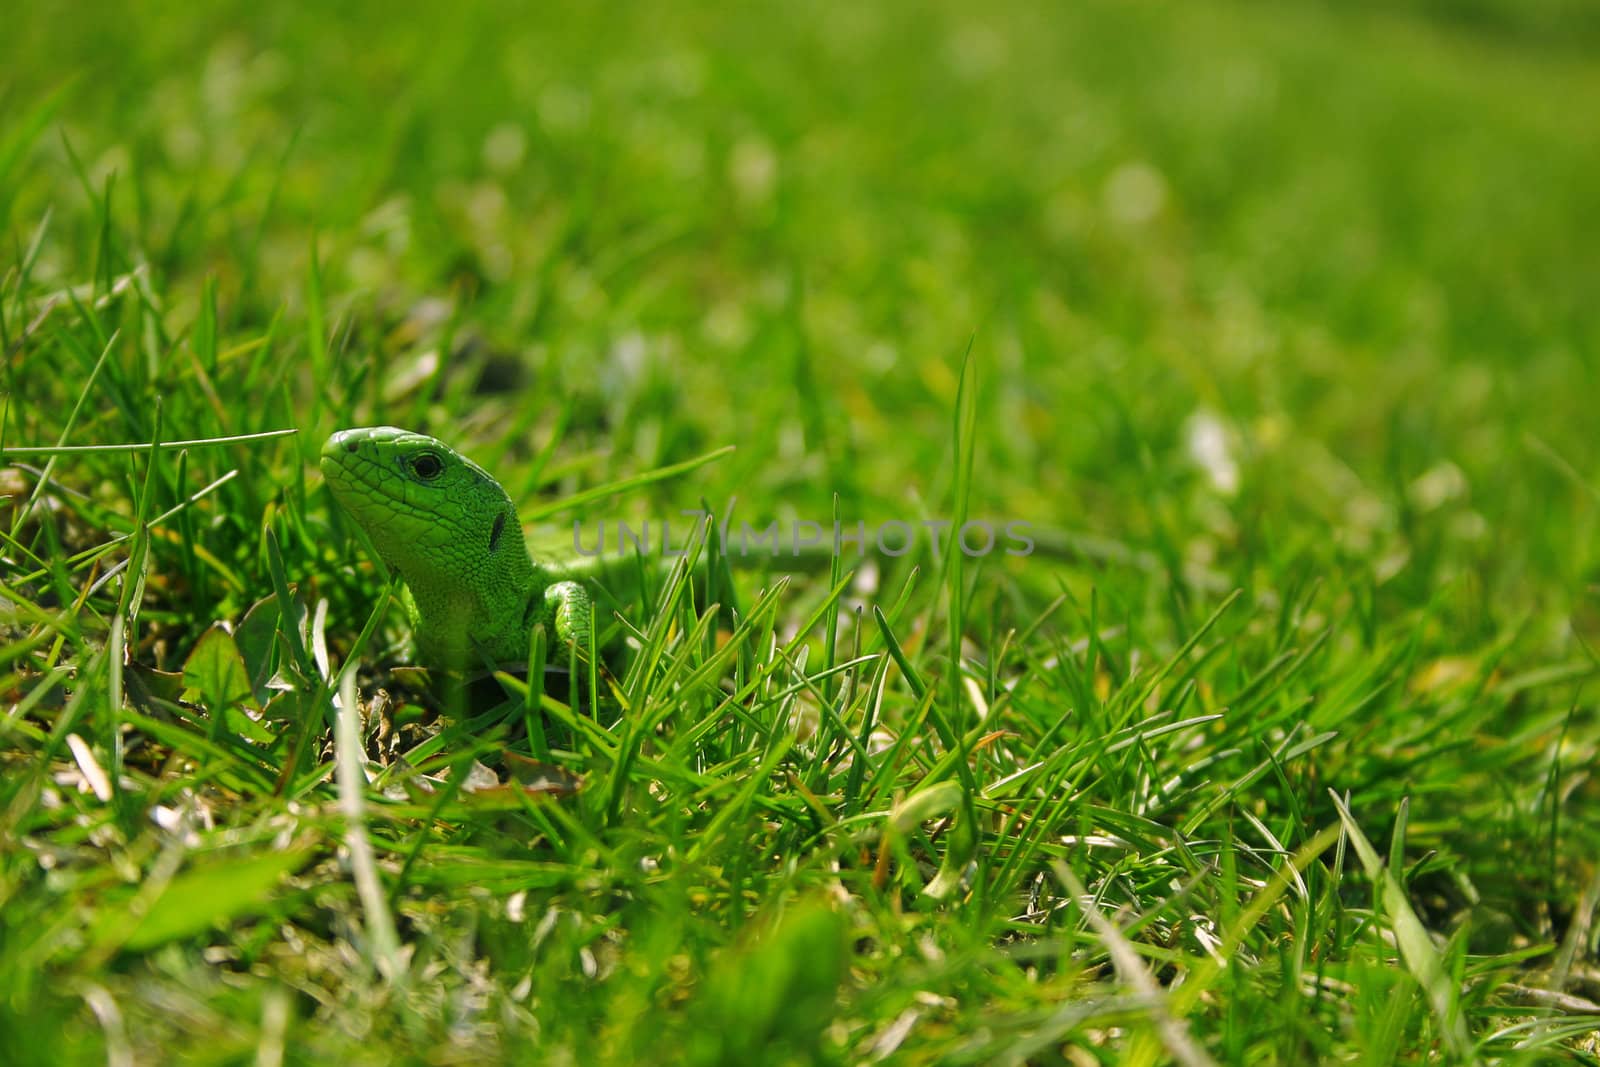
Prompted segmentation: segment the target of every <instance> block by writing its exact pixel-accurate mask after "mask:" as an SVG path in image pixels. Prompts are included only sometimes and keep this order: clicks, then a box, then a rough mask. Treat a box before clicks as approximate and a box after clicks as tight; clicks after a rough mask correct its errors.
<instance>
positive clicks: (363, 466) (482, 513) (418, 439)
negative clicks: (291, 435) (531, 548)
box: [321, 426, 528, 596]
mask: <svg viewBox="0 0 1600 1067" xmlns="http://www.w3.org/2000/svg"><path fill="white" fill-rule="evenodd" d="M321 466H322V476H323V477H324V478H325V479H327V483H328V488H329V489H330V490H331V491H332V492H333V497H334V499H335V500H337V501H338V502H339V504H340V506H341V507H343V508H344V509H345V511H347V512H349V514H350V516H351V517H352V518H354V519H355V521H356V522H357V523H358V524H359V525H360V526H361V528H362V529H363V530H364V531H366V534H367V536H368V537H369V538H371V539H372V543H373V546H374V547H375V548H376V549H377V550H378V554H379V555H381V556H382V557H383V560H384V562H385V563H387V564H389V566H391V567H393V568H394V569H395V570H397V571H399V572H400V576H401V577H402V578H404V579H405V580H406V583H407V584H408V585H410V586H411V588H412V592H413V594H415V595H419V596H427V595H430V594H432V593H435V592H437V591H441V590H452V591H455V592H457V593H460V594H467V595H479V596H481V595H485V594H489V593H490V591H491V590H492V589H493V587H494V586H495V585H496V584H498V583H503V582H511V581H515V579H516V577H517V576H519V574H520V572H521V571H522V570H525V569H526V568H527V567H528V556H527V548H526V545H525V543H524V542H523V539H522V527H521V526H520V525H519V524H518V521H517V513H516V508H515V507H514V506H513V505H512V503H511V498H510V497H508V496H507V495H506V491H505V490H504V489H503V488H501V486H500V483H499V482H497V481H495V480H494V478H493V477H491V476H490V474H489V472H488V471H485V470H484V469H483V468H482V467H480V466H478V465H477V464H476V463H474V462H472V461H471V460H470V459H467V458H466V457H465V456H463V455H461V454H460V453H459V452H457V451H456V450H455V449H453V448H451V447H450V446H449V445H447V444H445V443H444V442H443V441H440V440H438V439H437V438H433V437H429V436H428V435H427V434H421V433H412V432H411V431H409V430H401V429H397V428H395V427H393V426H364V427H360V428H358V429H353V430H340V431H339V432H338V433H335V434H334V435H333V436H332V437H329V438H328V440H327V443H326V444H324V445H323V446H322V462H321Z"/></svg>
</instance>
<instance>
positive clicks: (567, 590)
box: [544, 582, 594, 658]
mask: <svg viewBox="0 0 1600 1067" xmlns="http://www.w3.org/2000/svg"><path fill="white" fill-rule="evenodd" d="M544 604H545V613H546V618H547V620H548V622H549V623H550V625H551V626H552V627H553V628H554V630H555V634H556V637H557V638H558V639H560V641H561V642H562V643H563V644H565V645H568V646H570V647H572V648H575V649H577V650H578V654H579V655H580V656H581V657H584V658H587V657H588V656H589V654H590V653H591V652H592V651H593V649H591V648H590V647H589V623H590V620H591V619H592V618H593V616H594V599H593V598H592V597H590V596H589V591H588V590H587V589H585V588H584V587H583V586H582V584H580V583H578V582H556V583H555V584H554V585H551V586H549V587H548V588H546V589H545V591H544Z"/></svg>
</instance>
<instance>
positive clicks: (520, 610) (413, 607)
mask: <svg viewBox="0 0 1600 1067" xmlns="http://www.w3.org/2000/svg"><path fill="white" fill-rule="evenodd" d="M475 540H476V539H475ZM410 547H411V554H415V552H416V549H417V548H418V547H420V546H417V545H416V544H413V545H412V546H410ZM427 547H428V549H429V550H430V551H429V552H428V553H427V554H428V556H429V559H430V565H429V566H427V567H416V566H412V567H407V566H405V565H404V564H400V566H399V568H398V569H399V571H400V576H401V577H402V578H404V579H405V582H406V586H407V588H408V589H409V591H410V605H409V607H410V614H411V623H412V630H413V632H414V633H415V635H416V641H417V646H418V651H419V652H420V653H421V655H422V659H423V661H424V662H428V663H437V664H439V665H441V666H446V667H457V668H459V667H468V666H472V665H474V664H477V663H479V662H480V650H481V652H482V654H483V655H487V656H488V657H489V658H490V659H491V660H493V661H496V662H500V661H507V662H515V661H517V660H521V659H524V658H526V656H527V654H528V634H529V630H530V629H531V625H530V624H531V622H532V621H533V619H532V616H531V615H530V605H531V604H533V603H534V602H535V601H536V600H537V598H538V596H539V594H540V593H541V591H542V589H543V580H542V578H541V575H540V573H539V571H538V570H537V569H536V568H535V567H534V565H533V562H532V560H530V559H529V557H528V550H527V546H526V544H525V543H524V541H523V537H522V529H521V527H520V526H519V525H518V524H517V523H516V520H515V518H512V519H511V520H510V521H509V522H506V523H505V524H504V528H503V529H502V531H501V533H500V535H499V537H498V538H496V539H495V545H494V548H493V549H492V550H488V549H487V547H486V541H484V540H476V543H474V544H463V543H460V542H458V541H445V542H442V543H439V544H433V545H429V546H427ZM440 561H445V565H440Z"/></svg>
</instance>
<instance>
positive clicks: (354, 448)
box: [344, 441, 361, 454]
mask: <svg viewBox="0 0 1600 1067" xmlns="http://www.w3.org/2000/svg"><path fill="white" fill-rule="evenodd" d="M344 450H345V451H346V452H349V453H351V454H354V453H356V452H359V451H361V443H360V442H359V441H346V442H345V443H344Z"/></svg>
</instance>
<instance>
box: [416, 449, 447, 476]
mask: <svg viewBox="0 0 1600 1067" xmlns="http://www.w3.org/2000/svg"><path fill="white" fill-rule="evenodd" d="M411 469H412V470H413V471H415V472H416V475H417V477H418V478H421V479H422V480H423V481H425V482H431V481H433V480H434V479H435V478H437V477H439V475H440V474H443V473H444V462H443V461H442V460H440V459H439V457H438V456H436V455H434V454H433V453H432V452H421V453H419V454H418V455H417V458H416V459H413V460H412V461H411Z"/></svg>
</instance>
